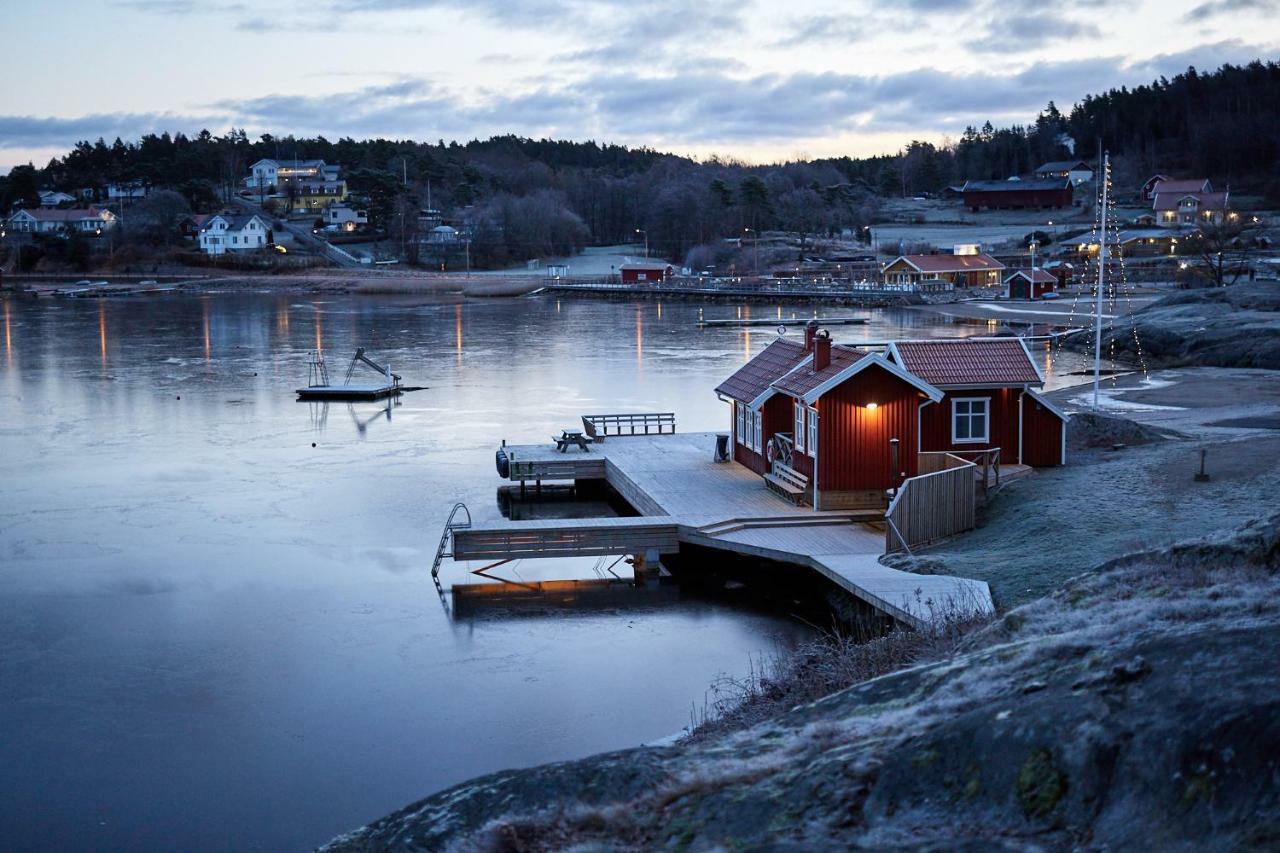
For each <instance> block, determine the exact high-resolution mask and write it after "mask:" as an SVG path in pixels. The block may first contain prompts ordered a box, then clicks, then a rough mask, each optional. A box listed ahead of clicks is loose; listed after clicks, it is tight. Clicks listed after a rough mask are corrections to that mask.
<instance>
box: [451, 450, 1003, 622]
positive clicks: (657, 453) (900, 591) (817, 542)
mask: <svg viewBox="0 0 1280 853" xmlns="http://www.w3.org/2000/svg"><path fill="white" fill-rule="evenodd" d="M715 444H716V434H715V433H681V434H664V435H647V436H646V435H637V436H610V437H609V438H607V439H605V440H604V441H601V442H596V443H593V444H591V445H590V447H591V450H590V452H586V453H584V452H581V451H578V450H569V451H568V452H565V453H561V452H559V451H557V450H556V449H555V447H554V446H553V445H552V444H550V443H548V444H546V445H512V446H508V447H506V452H507V454H508V456H509V457H510V462H511V466H510V473H509V477H508V479H511V480H514V481H517V482H521V481H539V480H546V481H549V480H598V479H603V480H605V481H606V482H608V483H609V485H610V486H611V487H612V488H613V489H614V490H615V491H616V492H617V493H618V494H619V495H620V496H621V497H622V498H623V499H625V500H626V501H627V502H628V503H629V504H630V505H631V506H632V507H634V508H635V510H636V511H637V512H639V513H640V515H639V516H637V517H629V518H593V519H553V520H538V521H499V522H490V523H480V524H476V525H474V526H472V527H470V528H467V529H460V530H457V531H455V532H454V534H453V535H454V540H453V555H454V558H455V559H460V560H466V559H492V560H496V559H515V558H533V557H553V556H601V555H609V554H639V555H644V554H662V553H671V552H673V551H676V550H678V549H679V547H680V546H681V545H682V544H689V545H699V546H704V547H709V548H714V549H717V550H722V551H729V552H733V553H737V554H744V555H748V556H755V557H761V558H765V559H769V560H773V561H777V562H780V563H788V564H791V565H796V566H802V567H805V568H807V569H810V570H813V571H817V572H819V573H820V574H821V575H823V576H824V577H826V578H828V579H829V580H831V581H832V582H833V583H835V584H836V585H837V586H840V587H841V588H843V589H845V590H846V591H848V592H849V593H851V594H852V595H854V596H855V597H857V598H859V599H860V600H862V601H864V602H866V603H868V604H870V605H871V606H873V607H874V608H876V609H877V610H879V611H880V612H882V613H885V614H887V615H890V616H892V617H893V618H895V619H897V620H898V621H900V622H903V623H906V624H908V625H912V626H914V627H922V626H924V625H926V624H928V623H929V622H931V621H933V620H934V619H935V618H936V617H937V616H938V614H939V613H940V612H942V611H943V610H956V609H962V610H967V611H970V612H973V611H979V612H992V611H993V610H994V606H993V604H992V601H991V593H990V590H989V589H988V588H987V584H986V583H984V582H982V581H976V580H968V579H965V578H956V577H947V576H942V575H916V574H911V573H908V572H901V571H897V570H896V569H891V568H889V567H887V566H884V565H882V564H881V563H880V562H879V557H880V556H881V555H882V554H883V553H884V552H885V527H884V523H883V522H884V515H883V513H881V512H875V511H821V512H819V511H815V510H813V509H812V508H811V507H804V506H800V507H797V506H794V505H792V504H790V503H788V502H787V501H784V500H782V499H781V498H779V497H777V496H776V495H774V494H773V493H772V492H769V491H768V490H766V489H765V487H764V483H763V481H762V479H761V478H760V476H759V475H757V474H755V473H753V472H751V471H749V470H748V469H746V468H744V467H742V466H741V465H738V464H736V463H733V462H724V463H717V462H715V461H714V460H713V458H712V457H713V452H714V449H715Z"/></svg>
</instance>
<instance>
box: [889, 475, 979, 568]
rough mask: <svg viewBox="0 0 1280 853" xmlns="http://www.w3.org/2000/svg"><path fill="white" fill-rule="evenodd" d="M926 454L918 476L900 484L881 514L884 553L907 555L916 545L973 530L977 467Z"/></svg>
mask: <svg viewBox="0 0 1280 853" xmlns="http://www.w3.org/2000/svg"><path fill="white" fill-rule="evenodd" d="M927 455H928V456H929V457H930V458H929V459H928V460H927V461H926V459H925V456H926V454H921V458H920V463H919V466H920V467H919V470H920V471H921V473H920V475H919V476H916V477H912V478H910V479H909V480H907V481H906V482H904V483H903V484H902V486H901V488H899V489H898V493H897V494H896V495H894V498H893V502H892V503H890V504H889V509H888V511H887V512H886V513H885V515H884V520H885V552H886V553H889V554H892V553H895V552H897V551H906V552H907V553H910V552H911V549H912V548H914V547H916V546H919V545H924V544H927V543H929V542H935V541H937V540H939V539H943V538H945V537H947V536H954V535H955V534H957V533H960V532H962V531H965V530H972V529H973V526H974V513H975V501H976V499H975V496H974V469H975V467H976V466H975V465H974V464H973V463H972V462H969V461H967V460H964V459H961V458H960V457H958V456H953V455H951V454H950V453H943V454H927ZM939 457H942V458H939ZM926 471H928V473H925V472H926Z"/></svg>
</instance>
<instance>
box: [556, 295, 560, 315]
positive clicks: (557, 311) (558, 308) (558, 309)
mask: <svg viewBox="0 0 1280 853" xmlns="http://www.w3.org/2000/svg"><path fill="white" fill-rule="evenodd" d="M556 313H557V314H559V313H560V300H559V299H557V300H556Z"/></svg>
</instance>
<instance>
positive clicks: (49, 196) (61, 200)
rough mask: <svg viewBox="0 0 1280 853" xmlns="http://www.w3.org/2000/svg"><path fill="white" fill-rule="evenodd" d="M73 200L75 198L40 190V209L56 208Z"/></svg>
mask: <svg viewBox="0 0 1280 853" xmlns="http://www.w3.org/2000/svg"><path fill="white" fill-rule="evenodd" d="M75 200H76V197H75V196H73V195H69V194H68V193H64V192H59V191H58V190H40V206H41V207H57V206H58V205H60V204H70V203H71V202H73V201H75Z"/></svg>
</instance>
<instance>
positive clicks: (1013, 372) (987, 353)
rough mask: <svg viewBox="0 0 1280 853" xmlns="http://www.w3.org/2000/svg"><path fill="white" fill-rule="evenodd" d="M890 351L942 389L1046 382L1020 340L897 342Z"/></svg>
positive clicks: (903, 363) (899, 362) (915, 371)
mask: <svg viewBox="0 0 1280 853" xmlns="http://www.w3.org/2000/svg"><path fill="white" fill-rule="evenodd" d="M891 348H892V352H894V353H895V354H896V355H895V358H896V360H897V362H898V364H900V365H901V366H902V367H904V368H906V369H907V370H908V371H910V372H911V373H914V374H915V375H916V376H918V377H920V378H921V379H923V380H924V381H925V382H928V383H929V384H930V385H936V386H938V387H939V388H945V387H947V386H957V385H1024V384H1032V385H1039V384H1041V383H1042V382H1043V380H1042V379H1041V378H1040V374H1039V373H1037V372H1036V367H1035V365H1034V364H1033V363H1032V361H1031V359H1030V357H1028V355H1027V351H1026V349H1025V348H1024V347H1023V346H1022V342H1021V341H1020V340H1018V339H1017V338H970V339H968V340H938V341H895V342H894V343H893V344H891Z"/></svg>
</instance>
